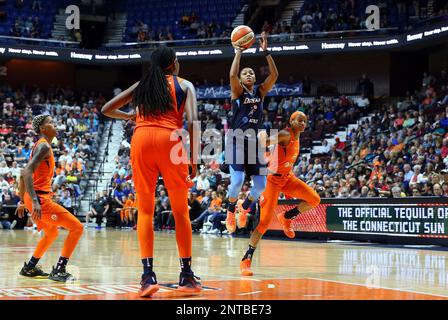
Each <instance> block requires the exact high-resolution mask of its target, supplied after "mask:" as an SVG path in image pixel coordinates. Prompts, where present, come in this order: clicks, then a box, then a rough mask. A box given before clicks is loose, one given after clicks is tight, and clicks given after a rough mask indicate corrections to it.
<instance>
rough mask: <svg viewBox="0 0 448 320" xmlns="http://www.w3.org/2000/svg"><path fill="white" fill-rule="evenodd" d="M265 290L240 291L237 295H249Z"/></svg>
mask: <svg viewBox="0 0 448 320" xmlns="http://www.w3.org/2000/svg"><path fill="white" fill-rule="evenodd" d="M261 292H263V291H252V292H245V293H238V294H237V296H248V295H251V294H257V293H261Z"/></svg>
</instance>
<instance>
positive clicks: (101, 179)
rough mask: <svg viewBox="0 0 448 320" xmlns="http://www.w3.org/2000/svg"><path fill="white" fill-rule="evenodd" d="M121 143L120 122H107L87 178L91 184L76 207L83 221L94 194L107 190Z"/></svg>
mask: <svg viewBox="0 0 448 320" xmlns="http://www.w3.org/2000/svg"><path fill="white" fill-rule="evenodd" d="M122 141H123V123H122V121H107V122H106V129H105V131H104V135H103V137H102V140H101V143H100V148H99V152H98V157H97V159H98V161H97V163H96V164H95V167H94V168H93V170H92V174H91V175H90V176H89V180H90V181H91V182H92V181H93V183H90V184H89V187H88V188H87V190H86V192H85V194H84V197H83V199H82V200H81V202H80V205H79V207H78V213H77V216H78V217H79V218H80V219H81V220H82V221H84V218H85V215H86V214H87V212H88V211H89V210H90V205H91V203H92V201H93V199H95V194H96V192H102V191H103V190H106V189H107V188H109V184H110V179H111V178H112V175H113V171H114V170H115V157H116V156H117V154H118V150H119V149H120V145H121V142H122Z"/></svg>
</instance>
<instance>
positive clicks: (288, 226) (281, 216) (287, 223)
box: [277, 212, 296, 239]
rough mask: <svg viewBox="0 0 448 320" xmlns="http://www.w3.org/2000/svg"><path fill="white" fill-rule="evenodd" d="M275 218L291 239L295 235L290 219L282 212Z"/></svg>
mask: <svg viewBox="0 0 448 320" xmlns="http://www.w3.org/2000/svg"><path fill="white" fill-rule="evenodd" d="M277 219H278V221H279V222H280V223H281V225H282V226H283V232H284V233H285V234H286V236H287V237H288V238H291V239H293V238H294V237H295V235H296V233H295V232H294V229H293V228H292V220H291V219H286V218H285V215H284V213H282V212H281V213H279V214H277Z"/></svg>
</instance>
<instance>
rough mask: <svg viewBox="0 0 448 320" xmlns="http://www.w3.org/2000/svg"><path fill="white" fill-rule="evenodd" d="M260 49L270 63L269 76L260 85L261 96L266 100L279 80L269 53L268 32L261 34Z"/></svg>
mask: <svg viewBox="0 0 448 320" xmlns="http://www.w3.org/2000/svg"><path fill="white" fill-rule="evenodd" d="M260 49H261V50H262V51H263V52H264V53H265V54H267V55H266V60H267V61H268V65H269V76H268V77H267V78H266V79H265V80H264V82H263V83H262V84H261V85H260V94H261V97H262V98H264V97H265V96H266V95H267V94H268V92H269V91H270V90H271V89H272V87H273V86H274V85H275V82H276V81H277V78H278V70H277V66H276V65H275V62H274V59H272V56H271V54H270V53H269V51H268V37H267V34H266V32H264V31H263V32H262V33H261V40H260Z"/></svg>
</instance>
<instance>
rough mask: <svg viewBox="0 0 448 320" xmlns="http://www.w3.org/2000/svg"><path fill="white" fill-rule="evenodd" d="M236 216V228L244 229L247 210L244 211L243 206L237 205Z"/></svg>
mask: <svg viewBox="0 0 448 320" xmlns="http://www.w3.org/2000/svg"><path fill="white" fill-rule="evenodd" d="M238 212H239V213H238V216H237V219H236V225H237V226H238V228H240V229H242V228H245V227H246V224H247V214H248V212H249V209H248V210H244V208H243V205H242V204H239V205H238Z"/></svg>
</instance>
